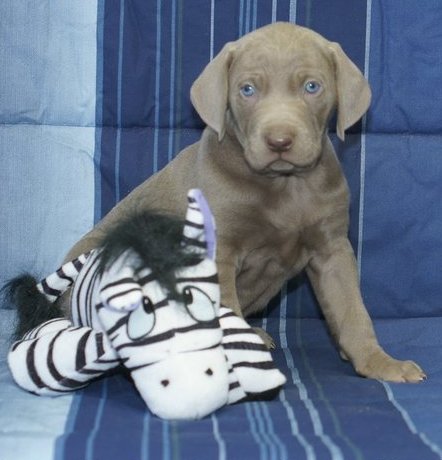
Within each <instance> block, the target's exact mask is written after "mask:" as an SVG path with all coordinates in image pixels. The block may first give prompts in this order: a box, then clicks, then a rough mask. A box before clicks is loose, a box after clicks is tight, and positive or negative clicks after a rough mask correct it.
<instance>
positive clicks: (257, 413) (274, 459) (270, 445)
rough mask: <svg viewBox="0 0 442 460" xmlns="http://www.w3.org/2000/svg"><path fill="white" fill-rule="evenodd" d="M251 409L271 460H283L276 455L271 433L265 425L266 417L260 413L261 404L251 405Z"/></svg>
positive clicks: (254, 403)
mask: <svg viewBox="0 0 442 460" xmlns="http://www.w3.org/2000/svg"><path fill="white" fill-rule="evenodd" d="M251 409H252V411H253V413H254V415H255V420H256V425H257V430H258V434H259V436H260V438H261V439H262V440H263V441H264V444H265V445H266V448H267V451H268V453H269V458H270V460H282V459H277V457H276V454H277V452H276V446H275V444H274V443H273V442H272V439H271V438H270V436H269V433H268V431H267V429H266V426H265V423H264V417H263V415H262V413H261V411H260V403H258V402H253V403H251Z"/></svg>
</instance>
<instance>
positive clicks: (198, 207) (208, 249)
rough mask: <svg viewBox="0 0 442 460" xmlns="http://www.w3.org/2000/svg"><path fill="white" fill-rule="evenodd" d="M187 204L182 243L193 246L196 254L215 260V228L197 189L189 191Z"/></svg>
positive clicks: (211, 215)
mask: <svg viewBox="0 0 442 460" xmlns="http://www.w3.org/2000/svg"><path fill="white" fill-rule="evenodd" d="M187 202H188V205H187V212H186V223H185V225H184V230H183V237H184V241H185V242H186V243H188V244H190V245H192V246H194V247H195V248H196V250H197V252H198V253H201V254H204V253H205V254H206V255H207V257H208V258H210V259H212V260H215V255H216V227H215V219H214V217H213V214H212V211H211V210H210V207H209V204H208V203H207V200H206V199H205V198H204V195H203V193H202V192H201V190H199V189H191V190H189V192H188V194H187Z"/></svg>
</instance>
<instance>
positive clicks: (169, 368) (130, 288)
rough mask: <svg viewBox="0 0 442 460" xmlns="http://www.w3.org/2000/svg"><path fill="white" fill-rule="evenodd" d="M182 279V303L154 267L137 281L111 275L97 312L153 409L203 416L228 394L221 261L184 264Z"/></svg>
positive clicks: (160, 412) (171, 415) (168, 413)
mask: <svg viewBox="0 0 442 460" xmlns="http://www.w3.org/2000/svg"><path fill="white" fill-rule="evenodd" d="M120 273H121V272H120ZM125 274H126V275H127V273H125ZM177 280H178V284H177V288H178V291H179V292H180V293H181V294H182V296H183V301H182V302H178V301H176V300H172V299H170V298H169V297H168V295H167V292H166V290H165V289H164V288H163V287H162V286H161V285H160V284H159V283H158V281H157V280H155V279H154V277H153V276H152V273H151V271H150V270H149V269H146V270H144V271H142V272H141V273H140V277H139V279H138V280H137V282H134V279H133V278H128V277H124V278H120V282H118V281H117V280H108V282H107V286H108V287H106V286H104V287H103V289H102V292H101V298H102V302H103V307H101V308H99V309H98V317H99V319H100V322H101V324H102V325H103V328H104V329H105V332H106V334H107V336H108V338H109V339H110V341H111V343H112V345H113V347H114V349H115V350H116V351H117V353H118V355H119V356H120V358H121V359H122V362H123V364H124V366H125V367H126V368H127V369H128V370H129V371H130V372H131V375H132V378H133V379H134V382H135V385H136V386H137V389H138V391H139V392H140V394H141V395H142V397H143V399H144V400H145V401H146V403H147V404H148V406H149V407H150V409H151V410H152V411H153V412H154V413H156V414H157V415H159V416H161V417H163V418H180V414H181V413H182V414H183V417H185V418H189V414H191V416H192V414H193V416H194V417H195V418H200V417H201V416H202V415H205V414H206V413H210V412H212V411H213V410H216V409H217V408H219V407H221V406H223V405H224V404H226V401H227V399H226V398H227V395H228V369H227V365H226V359H225V355H224V351H223V349H222V347H221V339H222V329H221V327H220V324H219V319H218V317H219V306H220V289H219V284H218V282H217V271H216V265H215V262H214V261H213V260H211V259H209V258H206V259H204V260H203V261H202V262H201V263H199V264H198V265H195V266H191V267H186V268H184V269H182V270H181V271H180V272H179V273H177ZM117 291H118V292H120V295H116V292H117ZM125 296H128V299H130V301H129V300H128V301H126V302H124V297H125ZM136 299H137V300H136ZM128 305H129V307H128Z"/></svg>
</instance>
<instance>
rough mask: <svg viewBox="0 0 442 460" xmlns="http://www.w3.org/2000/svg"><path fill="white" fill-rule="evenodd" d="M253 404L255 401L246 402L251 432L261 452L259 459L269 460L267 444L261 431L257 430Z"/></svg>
mask: <svg viewBox="0 0 442 460" xmlns="http://www.w3.org/2000/svg"><path fill="white" fill-rule="evenodd" d="M253 404H254V403H246V404H244V407H245V410H246V415H247V419H248V420H249V425H250V433H251V434H252V436H253V439H254V440H255V442H256V444H257V445H258V447H259V452H260V455H259V459H260V460H267V459H268V458H269V457H268V452H267V446H266V444H265V443H264V442H263V439H262V437H261V433H259V432H258V430H257V427H256V422H255V417H254V414H253V413H252V406H253Z"/></svg>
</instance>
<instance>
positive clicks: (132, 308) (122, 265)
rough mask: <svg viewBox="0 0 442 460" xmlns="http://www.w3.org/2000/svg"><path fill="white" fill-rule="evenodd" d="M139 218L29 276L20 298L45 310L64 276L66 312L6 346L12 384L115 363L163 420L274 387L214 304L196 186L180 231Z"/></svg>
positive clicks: (58, 388)
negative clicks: (50, 270) (47, 271)
mask: <svg viewBox="0 0 442 460" xmlns="http://www.w3.org/2000/svg"><path fill="white" fill-rule="evenodd" d="M137 219H139V218H134V217H131V218H130V219H129V220H128V221H127V222H124V223H122V224H121V225H120V226H119V228H118V229H116V230H115V231H114V232H111V234H109V235H108V237H107V238H105V240H104V243H103V246H102V247H101V248H99V249H96V250H94V251H92V252H91V253H88V254H85V255H82V256H80V257H79V258H78V259H76V260H74V261H72V262H69V263H67V264H65V265H63V266H62V267H61V268H60V269H59V270H57V272H56V273H54V274H52V275H50V276H48V277H47V278H45V279H44V280H43V281H42V282H40V283H39V284H35V283H34V291H33V294H32V296H31V302H30V303H31V304H32V303H34V304H37V303H39V304H40V308H41V304H42V303H43V304H44V303H45V302H46V307H45V308H47V309H50V308H54V307H53V305H52V303H53V302H54V301H55V300H56V299H58V298H59V297H60V295H61V294H62V293H63V292H64V291H66V290H67V289H68V288H69V287H70V286H72V295H71V316H72V319H71V320H68V319H66V318H54V319H51V320H49V321H46V322H44V323H43V324H41V325H39V326H37V327H34V328H33V329H32V330H30V331H29V332H27V333H26V334H25V335H24V336H23V337H22V338H21V340H19V341H17V342H15V343H14V344H13V346H12V347H11V350H10V352H9V355H8V364H9V367H10V370H11V372H12V375H13V377H14V379H15V381H16V383H17V384H18V385H19V386H21V387H22V388H24V389H26V390H28V391H30V392H33V393H36V394H38V395H52V396H55V395H60V394H65V393H67V392H71V391H74V390H76V389H79V388H82V387H84V386H85V385H87V384H88V383H89V382H90V381H91V380H93V379H96V378H97V377H99V376H101V375H102V374H104V373H106V372H107V371H109V370H111V369H114V368H116V367H118V366H120V365H123V366H124V367H125V368H126V369H127V370H128V371H129V372H130V375H131V377H132V379H133V381H134V383H135V386H136V388H137V389H138V391H139V393H140V395H141V397H142V398H143V399H144V401H145V403H146V405H147V406H148V407H149V409H150V410H151V411H152V412H153V413H155V414H156V415H158V416H159V417H162V418H166V419H196V418H201V417H204V416H206V415H208V414H209V413H211V412H213V411H215V410H216V409H218V408H220V407H222V406H224V405H226V404H232V403H236V402H240V401H243V400H247V399H269V398H270V397H273V396H275V395H276V394H277V392H278V390H279V388H280V387H281V386H282V385H283V384H284V383H285V380H286V379H285V377H284V375H283V374H282V373H281V372H280V371H279V370H278V369H276V368H275V366H274V364H273V360H272V358H271V355H270V353H269V352H268V351H267V349H266V347H265V345H264V343H263V341H262V340H261V338H260V337H259V336H258V335H257V334H256V333H255V332H254V331H253V329H252V328H250V326H248V325H247V323H246V322H245V321H244V320H242V319H241V318H239V317H238V316H236V315H235V314H234V313H233V312H232V310H230V309H229V308H227V307H224V306H220V290H219V284H218V280H217V269H216V264H215V245H216V239H215V227H214V220H213V216H212V214H211V213H210V209H209V206H208V204H207V202H206V201H205V199H204V197H203V195H202V194H201V192H200V191H199V190H191V191H190V192H189V194H188V209H187V214H186V221H185V223H184V224H183V223H180V224H179V225H180V227H179V234H178V233H177V231H178V230H174V229H175V228H178V227H177V224H176V221H175V220H174V219H172V218H169V217H165V216H159V215H148V216H144V217H143V218H142V222H138V223H137V222H136V221H137ZM159 220H160V221H161V220H162V222H160V224H158V221H159ZM152 225H153V227H152ZM151 227H152V228H151ZM141 230H142V231H141ZM147 234H148V235H147ZM169 234H170V235H169ZM177 236H178V237H177ZM164 248H166V254H165V249H164ZM167 251H169V253H168V254H167ZM20 283H22V284H23V281H20V279H17V280H15V281H14V282H13V283H12V284H11V285H10V291H11V294H12V295H11V297H12V298H13V299H15V303H16V304H18V305H17V307H18V309H19V310H20V309H21V310H23V309H30V308H32V305H31V304H28V305H25V302H24V301H23V299H22V300H20V296H19V295H17V293H18V292H19V291H20V286H21V284H20ZM28 284H29V281H28ZM11 287H13V288H11ZM22 287H23V286H22ZM26 289H27V299H28V301H29V297H30V294H29V292H30V288H29V286H28V287H27V288H26Z"/></svg>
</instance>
